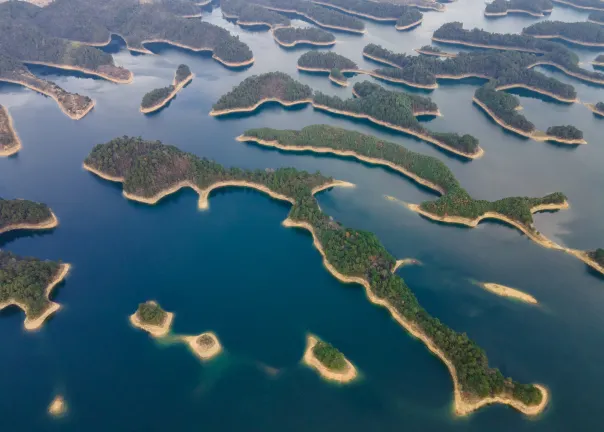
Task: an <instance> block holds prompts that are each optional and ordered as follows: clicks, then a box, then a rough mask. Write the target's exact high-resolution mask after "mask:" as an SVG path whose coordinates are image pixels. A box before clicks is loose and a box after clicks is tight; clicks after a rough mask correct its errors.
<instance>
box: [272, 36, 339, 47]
mask: <svg viewBox="0 0 604 432" xmlns="http://www.w3.org/2000/svg"><path fill="white" fill-rule="evenodd" d="M273 39H274V40H275V42H277V43H278V44H279V45H281V46H282V47H285V48H293V47H295V46H296V45H313V46H320V47H321V46H333V45H335V44H336V41H335V40H334V41H333V42H314V41H310V40H307V39H300V40H297V41H294V42H292V43H287V42H282V41H280V40H279V38H278V37H277V36H276V35H275V33H274V32H273Z"/></svg>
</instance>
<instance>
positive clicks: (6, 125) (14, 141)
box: [0, 105, 21, 156]
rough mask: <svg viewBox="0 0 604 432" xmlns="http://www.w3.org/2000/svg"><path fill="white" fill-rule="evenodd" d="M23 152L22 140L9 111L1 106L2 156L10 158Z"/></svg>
mask: <svg viewBox="0 0 604 432" xmlns="http://www.w3.org/2000/svg"><path fill="white" fill-rule="evenodd" d="M19 150H21V140H20V139H19V135H17V131H16V130H15V127H14V125H13V119H12V117H11V116H10V113H9V112H8V110H7V109H6V108H5V107H4V106H2V105H0V156H10V155H12V154H15V153H17V152H18V151H19Z"/></svg>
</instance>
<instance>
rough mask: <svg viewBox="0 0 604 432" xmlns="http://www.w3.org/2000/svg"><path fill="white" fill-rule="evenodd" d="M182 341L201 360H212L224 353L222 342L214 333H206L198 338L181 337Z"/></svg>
mask: <svg viewBox="0 0 604 432" xmlns="http://www.w3.org/2000/svg"><path fill="white" fill-rule="evenodd" d="M180 339H181V340H182V341H183V342H184V343H186V344H187V345H188V346H189V349H190V350H191V351H192V352H193V353H194V354H195V355H196V356H197V357H198V358H199V359H200V360H204V361H205V360H210V359H212V358H214V357H216V356H217V355H218V354H220V353H221V352H222V346H221V345H220V341H219V340H218V337H217V336H216V335H215V334H214V333H212V332H205V333H202V334H200V335H197V336H180Z"/></svg>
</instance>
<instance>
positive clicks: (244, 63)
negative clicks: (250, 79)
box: [129, 39, 254, 67]
mask: <svg viewBox="0 0 604 432" xmlns="http://www.w3.org/2000/svg"><path fill="white" fill-rule="evenodd" d="M148 43H164V44H167V45H172V46H175V47H178V48H182V49H186V50H190V51H193V52H204V51H209V52H211V53H212V58H213V59H214V60H216V61H217V62H219V63H222V64H223V65H225V66H227V67H241V66H249V65H251V64H253V63H254V57H252V58H251V59H249V60H245V61H242V62H230V61H228V60H223V59H221V58H220V57H218V56H217V55H216V54H214V49H213V48H194V47H192V46H190V45H184V44H181V43H179V42H174V41H169V40H167V39H147V40H144V41H141V46H143V47H144V45H145V44H148ZM129 49H130V48H129ZM145 51H146V53H148V54H153V53H152V52H151V51H149V50H147V49H146V48H145Z"/></svg>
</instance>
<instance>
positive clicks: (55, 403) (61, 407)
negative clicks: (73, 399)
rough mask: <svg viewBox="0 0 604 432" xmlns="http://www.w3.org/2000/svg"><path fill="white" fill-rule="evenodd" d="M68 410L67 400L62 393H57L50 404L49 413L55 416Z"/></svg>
mask: <svg viewBox="0 0 604 432" xmlns="http://www.w3.org/2000/svg"><path fill="white" fill-rule="evenodd" d="M66 412H67V402H65V398H64V397H63V396H62V395H57V396H55V398H54V399H53V400H52V402H51V403H50V405H49V406H48V414H50V415H51V416H53V417H60V416H62V415H64V414H65V413H66Z"/></svg>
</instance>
